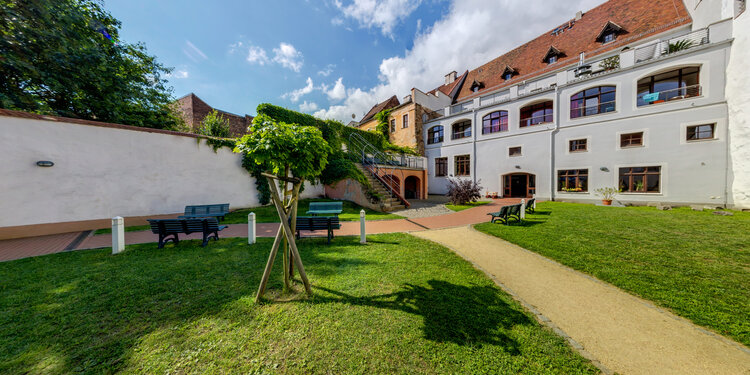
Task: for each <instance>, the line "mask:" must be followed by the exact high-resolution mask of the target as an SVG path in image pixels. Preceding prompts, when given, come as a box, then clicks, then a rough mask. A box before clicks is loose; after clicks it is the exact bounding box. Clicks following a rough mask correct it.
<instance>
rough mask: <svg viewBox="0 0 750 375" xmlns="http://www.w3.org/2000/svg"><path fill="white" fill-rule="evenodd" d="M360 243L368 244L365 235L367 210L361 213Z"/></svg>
mask: <svg viewBox="0 0 750 375" xmlns="http://www.w3.org/2000/svg"><path fill="white" fill-rule="evenodd" d="M359 243H361V244H366V243H367V235H366V234H365V210H360V211H359Z"/></svg>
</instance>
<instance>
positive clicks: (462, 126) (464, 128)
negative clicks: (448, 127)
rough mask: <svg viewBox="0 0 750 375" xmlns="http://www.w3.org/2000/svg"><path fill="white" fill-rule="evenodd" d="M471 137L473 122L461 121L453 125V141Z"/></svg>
mask: <svg viewBox="0 0 750 375" xmlns="http://www.w3.org/2000/svg"><path fill="white" fill-rule="evenodd" d="M468 137H471V121H470V120H466V121H461V122H457V123H455V124H453V133H452V134H451V139H461V138H468Z"/></svg>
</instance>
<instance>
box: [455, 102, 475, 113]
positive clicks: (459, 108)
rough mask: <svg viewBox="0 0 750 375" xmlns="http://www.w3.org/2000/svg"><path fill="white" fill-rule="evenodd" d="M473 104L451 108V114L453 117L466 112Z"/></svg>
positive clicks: (467, 103) (462, 104) (457, 105)
mask: <svg viewBox="0 0 750 375" xmlns="http://www.w3.org/2000/svg"><path fill="white" fill-rule="evenodd" d="M473 104H474V103H473V102H466V103H461V104H456V105H452V106H451V114H452V115H455V114H456V113H461V112H466V111H468V110H470V109H472V108H473Z"/></svg>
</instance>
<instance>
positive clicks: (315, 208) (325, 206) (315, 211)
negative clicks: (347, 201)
mask: <svg viewBox="0 0 750 375" xmlns="http://www.w3.org/2000/svg"><path fill="white" fill-rule="evenodd" d="M343 210H344V203H343V202H310V207H309V208H308V209H307V214H308V215H311V216H317V215H337V216H338V214H340V213H341V211H343Z"/></svg>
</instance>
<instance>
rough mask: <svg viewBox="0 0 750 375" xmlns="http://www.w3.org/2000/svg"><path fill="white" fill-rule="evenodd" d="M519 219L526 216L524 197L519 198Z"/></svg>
mask: <svg viewBox="0 0 750 375" xmlns="http://www.w3.org/2000/svg"><path fill="white" fill-rule="evenodd" d="M520 217H521V220H523V219H525V218H526V199H521V215H520Z"/></svg>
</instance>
